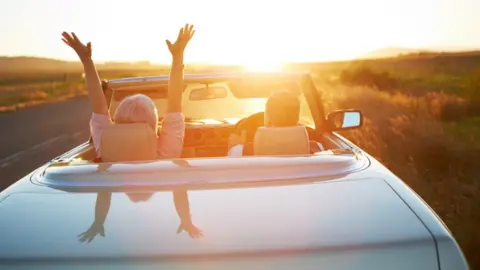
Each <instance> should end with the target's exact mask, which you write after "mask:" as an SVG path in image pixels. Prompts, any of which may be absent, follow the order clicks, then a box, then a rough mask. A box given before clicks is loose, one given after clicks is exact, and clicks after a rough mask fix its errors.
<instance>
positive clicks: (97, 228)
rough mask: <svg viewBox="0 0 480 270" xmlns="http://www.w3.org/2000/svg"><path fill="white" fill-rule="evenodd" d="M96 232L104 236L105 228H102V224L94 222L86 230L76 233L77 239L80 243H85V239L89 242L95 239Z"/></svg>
mask: <svg viewBox="0 0 480 270" xmlns="http://www.w3.org/2000/svg"><path fill="white" fill-rule="evenodd" d="M97 234H100V235H101V236H102V237H105V229H104V228H103V225H102V224H97V223H95V222H94V223H93V224H92V226H90V228H89V229H88V230H87V231H86V232H84V233H81V234H79V235H78V241H80V242H82V243H85V241H86V242H87V243H90V242H92V241H93V239H95V237H96V236H97Z"/></svg>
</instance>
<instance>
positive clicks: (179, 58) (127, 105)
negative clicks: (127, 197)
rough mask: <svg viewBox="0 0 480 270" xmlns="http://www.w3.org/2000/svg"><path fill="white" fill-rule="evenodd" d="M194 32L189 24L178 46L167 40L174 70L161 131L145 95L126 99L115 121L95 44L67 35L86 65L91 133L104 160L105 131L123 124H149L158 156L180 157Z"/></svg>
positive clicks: (115, 116)
mask: <svg viewBox="0 0 480 270" xmlns="http://www.w3.org/2000/svg"><path fill="white" fill-rule="evenodd" d="M194 33H195V31H194V30H193V25H188V24H186V25H185V27H183V28H181V29H180V31H179V33H178V37H177V40H176V41H175V42H174V43H172V42H170V41H169V40H166V44H167V47H168V50H169V51H170V53H171V55H172V67H171V71H170V77H169V81H168V103H167V106H168V107H167V110H166V115H165V116H164V117H163V124H162V127H161V129H160V130H159V127H158V119H159V118H158V111H157V108H156V105H155V103H154V102H153V100H152V99H151V98H150V97H148V96H146V95H143V94H136V95H132V96H129V97H127V98H125V99H124V100H122V102H121V103H120V104H119V106H118V107H117V109H116V111H115V114H114V117H113V119H114V121H115V122H112V120H111V118H110V115H109V111H108V106H107V101H106V99H105V96H104V93H103V91H102V83H101V80H100V77H99V76H98V72H97V69H96V67H95V64H94V63H93V60H92V44H91V43H90V42H88V43H87V44H86V45H85V44H84V43H82V42H81V41H80V39H79V38H78V37H77V35H76V34H75V33H70V34H69V33H67V32H63V34H62V36H63V41H64V42H65V43H66V44H67V45H68V46H70V47H71V48H72V49H73V50H74V51H75V52H76V53H77V55H78V57H79V58H80V61H81V62H82V64H83V68H84V72H85V80H86V87H87V92H88V96H89V99H90V103H91V106H92V110H93V113H92V118H91V119H90V132H91V135H92V139H93V144H94V146H95V150H96V153H97V157H98V158H101V154H102V153H100V143H101V134H102V129H103V128H104V127H105V126H106V125H109V124H122V123H148V124H149V125H150V126H151V127H152V130H153V131H154V132H155V133H156V134H157V138H158V144H157V147H158V148H157V157H158V158H177V157H180V155H181V152H182V147H183V137H184V134H185V122H184V116H183V114H182V93H183V55H184V51H185V47H186V46H187V44H188V42H189V41H190V39H191V38H192V36H193V34H194Z"/></svg>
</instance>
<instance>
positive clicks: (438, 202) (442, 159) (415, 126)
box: [0, 56, 480, 269]
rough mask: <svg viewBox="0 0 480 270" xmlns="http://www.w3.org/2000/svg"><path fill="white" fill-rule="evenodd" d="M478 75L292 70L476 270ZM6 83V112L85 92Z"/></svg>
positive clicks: (382, 64) (60, 84) (455, 64)
mask: <svg viewBox="0 0 480 270" xmlns="http://www.w3.org/2000/svg"><path fill="white" fill-rule="evenodd" d="M477 67H480V57H477V56H470V58H469V57H464V56H461V57H458V58H456V59H451V58H448V57H447V58H441V57H438V56H435V57H433V56H423V58H422V57H421V58H408V57H404V58H403V60H402V59H394V60H369V61H363V62H351V63H348V62H347V63H346V62H343V63H337V64H317V65H316V64H306V65H303V66H302V65H300V64H299V65H297V66H290V67H289V69H304V70H308V71H310V72H311V73H312V74H313V75H314V77H315V79H316V83H317V86H318V88H319V90H320V91H321V92H322V95H323V99H324V100H325V105H326V107H327V111H330V110H333V109H348V108H356V109H360V110H362V112H363V113H364V115H365V125H364V127H363V128H362V129H360V130H354V131H350V132H345V133H343V134H342V135H344V136H346V137H347V138H348V139H350V140H352V141H353V142H354V143H356V144H357V145H359V146H360V147H362V148H363V149H365V150H366V151H367V152H368V153H370V154H371V155H373V156H375V157H376V158H378V159H379V160H380V161H381V162H383V163H384V164H385V165H386V166H387V167H388V168H389V169H391V170H392V171H393V172H394V173H395V174H397V175H398V176H399V177H400V178H402V179H404V181H405V182H406V183H407V184H408V185H410V186H411V187H412V188H413V189H414V190H415V191H416V192H417V193H419V194H420V195H421V196H422V198H423V199H424V200H426V201H427V202H428V203H429V205H430V206H432V207H433V209H434V210H435V211H436V212H437V213H438V214H439V215H440V217H441V218H442V219H443V220H444V221H445V223H446V224H447V226H448V227H449V228H450V229H451V230H452V232H453V234H454V235H455V237H456V239H457V240H458V241H459V243H460V246H461V247H462V249H463V251H464V252H465V254H466V256H467V259H468V261H469V263H470V265H471V267H472V269H480V256H478V255H477V253H478V250H479V249H480V230H478V227H479V226H480V172H479V171H478V170H479V169H480V166H479V164H480V110H478V108H479V107H480V102H479V100H480V94H479V93H480V71H479V70H478V69H477ZM199 71H201V70H195V71H194V72H199ZM187 72H188V70H187ZM166 73H167V70H160V71H159V70H133V71H129V70H121V71H119V70H103V71H101V76H102V77H103V78H105V79H112V78H119V77H130V76H136V75H153V74H166ZM2 78H3V79H2V80H1V81H0V106H4V107H6V106H12V105H15V104H18V103H22V102H28V101H32V100H45V99H49V98H55V97H61V96H66V95H67V96H68V95H76V94H82V93H83V92H84V88H83V82H82V80H83V79H82V77H81V72H70V73H61V72H56V73H55V72H48V73H47V72H46V73H38V72H36V73H34V74H33V73H32V74H26V73H22V74H19V73H15V74H13V73H11V74H3V76H2Z"/></svg>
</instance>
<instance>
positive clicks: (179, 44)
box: [165, 24, 195, 56]
mask: <svg viewBox="0 0 480 270" xmlns="http://www.w3.org/2000/svg"><path fill="white" fill-rule="evenodd" d="M193 34H195V30H193V25H188V24H185V27H184V28H182V29H180V31H179V32H178V36H177V40H176V41H175V43H173V44H172V43H171V42H170V40H166V41H165V42H166V43H167V46H168V50H169V51H170V53H171V54H172V56H177V55H181V54H183V52H184V51H185V47H186V46H187V44H188V42H189V41H190V39H191V38H192V37H193Z"/></svg>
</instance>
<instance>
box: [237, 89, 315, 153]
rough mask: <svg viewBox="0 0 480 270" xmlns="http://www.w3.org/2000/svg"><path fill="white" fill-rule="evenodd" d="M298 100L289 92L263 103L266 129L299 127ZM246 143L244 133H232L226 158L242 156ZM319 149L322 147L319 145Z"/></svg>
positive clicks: (281, 93)
mask: <svg viewBox="0 0 480 270" xmlns="http://www.w3.org/2000/svg"><path fill="white" fill-rule="evenodd" d="M299 120H300V100H299V99H298V97H297V96H296V95H295V94H294V93H292V92H290V91H279V92H275V93H273V95H272V96H270V97H269V98H268V100H267V102H266V103H265V118H264V123H265V126H266V127H292V126H297V125H299ZM245 142H246V132H245V131H242V134H241V135H238V134H236V133H232V134H231V135H230V137H229V140H228V144H229V145H228V148H229V151H228V156H232V157H239V156H242V155H243V147H244V145H245ZM319 147H320V149H321V150H323V147H322V146H321V145H319Z"/></svg>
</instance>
